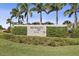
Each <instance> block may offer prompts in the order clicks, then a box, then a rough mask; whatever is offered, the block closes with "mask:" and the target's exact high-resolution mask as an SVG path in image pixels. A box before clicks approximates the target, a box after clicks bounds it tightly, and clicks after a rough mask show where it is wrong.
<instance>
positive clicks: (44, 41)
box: [0, 33, 79, 47]
mask: <svg viewBox="0 0 79 59" xmlns="http://www.w3.org/2000/svg"><path fill="white" fill-rule="evenodd" d="M0 37H1V38H2V39H7V40H10V41H14V42H17V43H25V44H33V45H43V46H53V47H55V46H67V45H79V38H75V39H74V38H59V37H34V36H29V37H28V36H26V35H13V34H7V33H6V34H0Z"/></svg>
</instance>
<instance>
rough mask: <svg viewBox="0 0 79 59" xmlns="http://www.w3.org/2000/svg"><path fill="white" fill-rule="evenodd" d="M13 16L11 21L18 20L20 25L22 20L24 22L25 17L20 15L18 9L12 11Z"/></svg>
mask: <svg viewBox="0 0 79 59" xmlns="http://www.w3.org/2000/svg"><path fill="white" fill-rule="evenodd" d="M10 14H11V19H12V18H14V17H15V18H18V24H19V23H20V21H21V20H20V19H22V20H23V15H22V14H21V13H20V11H19V9H18V8H13V9H12V11H11V12H10Z"/></svg>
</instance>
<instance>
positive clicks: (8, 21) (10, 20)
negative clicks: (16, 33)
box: [6, 18, 12, 28]
mask: <svg viewBox="0 0 79 59" xmlns="http://www.w3.org/2000/svg"><path fill="white" fill-rule="evenodd" d="M6 23H7V24H8V23H9V24H10V28H11V24H12V19H11V18H8V19H7V21H6Z"/></svg>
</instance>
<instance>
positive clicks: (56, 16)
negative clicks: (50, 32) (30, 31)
mask: <svg viewBox="0 0 79 59" xmlns="http://www.w3.org/2000/svg"><path fill="white" fill-rule="evenodd" d="M56 24H58V10H56Z"/></svg>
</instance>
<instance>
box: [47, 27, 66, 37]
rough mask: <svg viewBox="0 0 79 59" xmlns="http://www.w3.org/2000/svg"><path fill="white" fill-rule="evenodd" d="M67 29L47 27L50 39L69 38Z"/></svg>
mask: <svg viewBox="0 0 79 59" xmlns="http://www.w3.org/2000/svg"><path fill="white" fill-rule="evenodd" d="M67 34H68V32H67V27H47V36H48V37H67Z"/></svg>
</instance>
